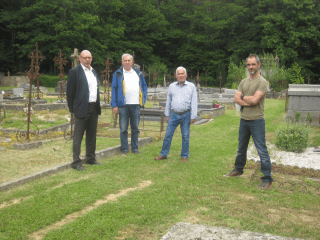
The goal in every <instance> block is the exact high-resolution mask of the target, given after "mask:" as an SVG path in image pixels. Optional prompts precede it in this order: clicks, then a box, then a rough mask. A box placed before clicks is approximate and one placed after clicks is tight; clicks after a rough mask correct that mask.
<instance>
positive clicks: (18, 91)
mask: <svg viewBox="0 0 320 240" xmlns="http://www.w3.org/2000/svg"><path fill="white" fill-rule="evenodd" d="M23 90H24V89H23V88H14V89H12V92H13V95H15V96H17V97H22V96H23Z"/></svg>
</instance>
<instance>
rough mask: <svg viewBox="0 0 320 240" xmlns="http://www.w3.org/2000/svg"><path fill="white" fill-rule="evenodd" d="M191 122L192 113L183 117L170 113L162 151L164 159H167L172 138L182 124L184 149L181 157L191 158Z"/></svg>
mask: <svg viewBox="0 0 320 240" xmlns="http://www.w3.org/2000/svg"><path fill="white" fill-rule="evenodd" d="M190 121H191V113H190V112H187V113H185V114H183V115H179V114H176V113H174V112H171V113H170V117H169V121H168V126H167V130H166V136H165V137H164V140H163V145H162V150H161V152H160V155H161V156H162V157H167V155H168V154H169V151H170V147H171V141H172V136H173V133H174V131H175V130H176V128H177V127H178V125H179V124H180V129H181V135H182V149H181V155H180V156H181V157H182V158H183V157H186V158H188V157H189V138H190Z"/></svg>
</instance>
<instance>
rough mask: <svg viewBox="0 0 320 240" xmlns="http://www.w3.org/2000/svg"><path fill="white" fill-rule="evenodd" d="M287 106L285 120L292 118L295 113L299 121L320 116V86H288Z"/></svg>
mask: <svg viewBox="0 0 320 240" xmlns="http://www.w3.org/2000/svg"><path fill="white" fill-rule="evenodd" d="M288 96H289V106H288V113H287V116H286V118H294V117H295V114H296V112H299V113H300V119H299V120H300V121H303V120H305V119H306V118H307V115H308V114H310V115H311V117H314V118H316V117H318V116H319V115H320V104H319V102H320V85H312V84H289V89H288Z"/></svg>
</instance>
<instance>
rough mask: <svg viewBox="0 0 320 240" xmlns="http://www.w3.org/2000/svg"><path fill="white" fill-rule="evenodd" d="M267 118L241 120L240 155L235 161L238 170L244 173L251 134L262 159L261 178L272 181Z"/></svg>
mask: <svg viewBox="0 0 320 240" xmlns="http://www.w3.org/2000/svg"><path fill="white" fill-rule="evenodd" d="M265 135H266V133H265V120H264V118H262V119H258V120H244V119H241V120H240V127H239V147H238V155H237V157H236V161H235V168H236V170H237V171H238V172H240V173H243V168H244V166H245V165H246V161H247V149H248V144H249V140H250V136H252V139H253V141H254V145H255V146H256V149H257V151H258V154H259V157H260V161H261V172H262V173H263V174H264V177H262V178H261V179H262V180H263V181H264V182H272V181H273V179H272V177H271V161H270V157H269V153H268V149H267V145H266V138H265Z"/></svg>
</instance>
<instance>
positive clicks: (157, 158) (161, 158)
mask: <svg viewBox="0 0 320 240" xmlns="http://www.w3.org/2000/svg"><path fill="white" fill-rule="evenodd" d="M163 159H167V157H162V156H161V155H159V156H158V157H156V158H155V159H154V160H156V161H160V160H163Z"/></svg>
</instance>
